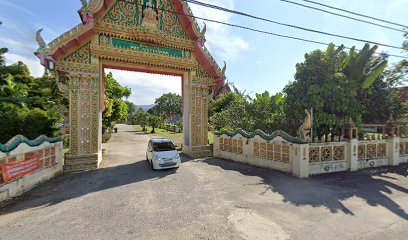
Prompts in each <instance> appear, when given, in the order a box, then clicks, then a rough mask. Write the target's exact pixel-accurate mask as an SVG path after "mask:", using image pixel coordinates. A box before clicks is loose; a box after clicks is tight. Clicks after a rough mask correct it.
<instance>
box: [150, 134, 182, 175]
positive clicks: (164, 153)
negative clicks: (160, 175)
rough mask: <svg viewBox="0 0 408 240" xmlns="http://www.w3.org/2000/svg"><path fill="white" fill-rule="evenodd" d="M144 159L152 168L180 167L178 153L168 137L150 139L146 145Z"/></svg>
mask: <svg viewBox="0 0 408 240" xmlns="http://www.w3.org/2000/svg"><path fill="white" fill-rule="evenodd" d="M146 160H147V161H149V163H150V164H151V165H152V168H153V169H154V170H160V169H168V168H178V167H180V164H181V160H180V155H179V153H178V152H177V149H176V147H175V146H174V144H173V142H172V141H171V140H169V139H162V138H157V139H151V140H150V141H149V145H148V146H147V152H146Z"/></svg>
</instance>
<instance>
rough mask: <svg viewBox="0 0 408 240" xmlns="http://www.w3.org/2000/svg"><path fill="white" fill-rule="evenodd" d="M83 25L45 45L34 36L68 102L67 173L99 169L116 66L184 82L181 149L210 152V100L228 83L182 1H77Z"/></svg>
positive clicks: (198, 153) (192, 153) (193, 153)
mask: <svg viewBox="0 0 408 240" xmlns="http://www.w3.org/2000/svg"><path fill="white" fill-rule="evenodd" d="M81 2H82V8H81V9H80V10H78V13H79V15H80V17H81V21H82V23H81V24H79V25H78V26H76V27H75V28H73V29H71V30H69V31H68V32H66V33H64V34H63V35H61V36H60V37H58V38H57V39H55V40H54V41H52V42H51V43H49V44H48V45H47V44H46V43H45V42H44V41H43V39H42V37H41V35H40V33H41V30H39V31H38V32H37V42H38V43H39V49H38V50H37V52H36V53H35V54H36V55H37V56H38V57H39V58H40V60H41V64H43V65H44V66H45V67H46V68H48V69H49V70H50V71H53V72H55V74H56V76H57V81H58V85H59V88H60V90H61V91H62V92H63V93H64V94H65V96H66V97H67V98H68V99H69V103H70V106H69V108H70V109H69V111H70V112H69V115H70V117H69V124H70V143H69V144H70V150H69V154H68V155H67V156H66V163H65V169H66V170H67V171H77V170H86V169H93V168H97V167H98V166H99V164H100V162H101V160H102V155H101V150H102V149H101V142H102V112H103V111H104V109H105V107H104V76H105V73H104V69H105V68H114V69H123V70H134V71H142V72H149V73H159V74H168V75H177V76H181V77H182V81H183V83H182V87H183V103H184V104H183V123H184V140H183V142H184V144H183V152H184V153H186V154H187V155H190V156H193V157H198V156H204V155H206V154H207V152H205V151H204V150H203V149H205V146H207V145H208V139H207V134H208V101H209V98H210V97H209V95H210V94H211V92H212V89H214V88H215V87H216V86H217V85H219V84H223V82H224V80H225V67H224V69H222V70H221V69H220V68H219V66H218V65H217V63H216V62H215V61H214V59H213V58H212V56H211V55H210V54H209V52H208V51H207V50H206V48H205V46H204V43H205V29H203V30H202V31H201V30H200V28H199V27H198V25H197V23H196V22H195V19H193V18H191V17H189V16H188V15H192V13H191V10H190V8H189V7H188V5H187V3H186V2H184V1H182V0H91V1H89V2H87V1H86V0H82V1H81Z"/></svg>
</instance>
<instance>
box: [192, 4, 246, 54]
mask: <svg viewBox="0 0 408 240" xmlns="http://www.w3.org/2000/svg"><path fill="white" fill-rule="evenodd" d="M202 2H205V3H209V4H213V5H217V6H221V7H225V8H228V9H234V0H203V1H202ZM190 7H191V9H192V11H193V13H194V15H195V16H197V17H202V18H207V19H211V20H216V21H220V22H230V19H231V17H232V14H230V13H227V12H223V11H219V10H216V9H211V8H206V7H202V6H198V5H195V4H190ZM198 22H199V24H200V25H201V26H203V24H202V23H201V22H200V20H198ZM206 24H207V33H206V39H207V43H206V46H207V47H208V49H209V50H211V52H217V53H219V54H220V57H222V58H223V60H231V59H232V60H233V59H234V58H235V57H236V56H237V55H238V54H240V53H241V52H242V51H245V50H247V49H248V48H249V43H247V42H246V41H245V40H244V39H242V38H240V37H238V36H235V35H234V34H232V32H231V28H230V27H228V26H225V25H221V24H218V23H213V22H206Z"/></svg>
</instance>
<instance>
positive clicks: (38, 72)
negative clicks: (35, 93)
mask: <svg viewBox="0 0 408 240" xmlns="http://www.w3.org/2000/svg"><path fill="white" fill-rule="evenodd" d="M4 56H5V57H6V64H14V63H17V62H18V61H22V62H23V63H25V64H26V65H27V66H28V68H29V69H30V73H31V75H32V76H34V77H41V76H42V75H43V74H44V67H43V66H42V65H41V64H40V60H38V59H35V58H27V57H24V56H21V55H17V54H13V53H6V54H5V55H4Z"/></svg>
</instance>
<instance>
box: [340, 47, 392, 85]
mask: <svg viewBox="0 0 408 240" xmlns="http://www.w3.org/2000/svg"><path fill="white" fill-rule="evenodd" d="M377 49H378V46H377V45H375V46H374V47H372V48H370V44H368V43H367V44H365V46H364V48H363V49H362V50H361V51H359V52H358V53H356V52H355V48H354V47H353V48H352V49H350V52H349V54H348V56H347V57H346V58H345V59H344V60H343V62H342V64H341V72H343V73H344V75H345V76H346V77H347V78H348V79H349V80H351V81H350V82H352V83H353V84H354V87H355V88H357V89H360V88H362V89H367V88H369V87H370V86H371V85H372V84H373V83H374V82H375V80H377V79H378V77H379V76H380V75H381V74H382V73H383V71H384V69H385V68H386V67H387V64H388V61H387V60H384V59H381V58H375V57H374V54H375V52H376V50H377Z"/></svg>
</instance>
